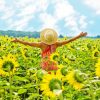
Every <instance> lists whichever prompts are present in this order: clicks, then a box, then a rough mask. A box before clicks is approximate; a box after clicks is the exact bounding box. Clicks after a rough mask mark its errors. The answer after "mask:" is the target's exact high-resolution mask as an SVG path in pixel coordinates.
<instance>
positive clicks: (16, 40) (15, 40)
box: [11, 38, 19, 42]
mask: <svg viewBox="0 0 100 100" xmlns="http://www.w3.org/2000/svg"><path fill="white" fill-rule="evenodd" d="M11 42H19V40H18V39H17V38H15V39H14V40H12V41H11Z"/></svg>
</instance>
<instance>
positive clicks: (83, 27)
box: [79, 15, 88, 29]
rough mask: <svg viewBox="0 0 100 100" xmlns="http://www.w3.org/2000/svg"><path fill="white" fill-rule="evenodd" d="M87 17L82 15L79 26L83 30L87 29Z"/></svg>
mask: <svg viewBox="0 0 100 100" xmlns="http://www.w3.org/2000/svg"><path fill="white" fill-rule="evenodd" d="M87 24H88V23H87V22H86V16H84V15H81V16H80V19H79V25H80V28H81V29H85V28H86V27H87Z"/></svg>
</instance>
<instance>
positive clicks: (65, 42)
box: [57, 32, 87, 46]
mask: <svg viewBox="0 0 100 100" xmlns="http://www.w3.org/2000/svg"><path fill="white" fill-rule="evenodd" d="M86 35H87V32H85V33H84V32H81V33H80V34H79V35H78V36H76V37H74V38H71V39H69V40H66V41H61V42H57V46H62V45H65V44H67V43H69V42H72V41H74V40H76V39H78V38H80V37H83V36H86Z"/></svg>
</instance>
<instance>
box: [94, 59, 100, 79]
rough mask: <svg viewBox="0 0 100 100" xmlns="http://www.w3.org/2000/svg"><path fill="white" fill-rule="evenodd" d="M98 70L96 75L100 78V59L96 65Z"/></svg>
mask: <svg viewBox="0 0 100 100" xmlns="http://www.w3.org/2000/svg"><path fill="white" fill-rule="evenodd" d="M95 67H96V69H95V73H96V75H97V76H99V77H100V58H99V59H98V62H97V63H96V65H95Z"/></svg>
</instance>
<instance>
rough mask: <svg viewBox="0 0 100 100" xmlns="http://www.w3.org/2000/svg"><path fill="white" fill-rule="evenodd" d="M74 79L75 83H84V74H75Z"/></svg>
mask: <svg viewBox="0 0 100 100" xmlns="http://www.w3.org/2000/svg"><path fill="white" fill-rule="evenodd" d="M74 77H75V79H76V81H77V82H79V83H82V82H84V81H85V78H86V76H85V74H84V73H81V72H75V75H74Z"/></svg>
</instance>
